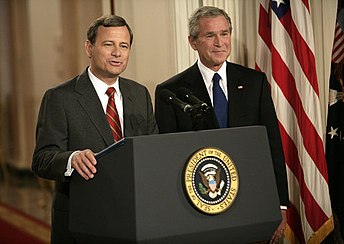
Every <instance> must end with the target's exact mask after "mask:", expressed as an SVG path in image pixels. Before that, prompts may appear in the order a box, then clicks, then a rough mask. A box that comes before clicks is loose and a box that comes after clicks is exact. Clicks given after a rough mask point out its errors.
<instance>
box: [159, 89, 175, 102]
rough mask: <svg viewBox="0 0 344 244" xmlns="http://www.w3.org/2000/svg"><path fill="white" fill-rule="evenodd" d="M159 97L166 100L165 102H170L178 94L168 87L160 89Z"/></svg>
mask: <svg viewBox="0 0 344 244" xmlns="http://www.w3.org/2000/svg"><path fill="white" fill-rule="evenodd" d="M159 97H160V98H161V99H162V100H164V101H165V102H167V103H168V102H170V101H171V100H172V99H173V98H175V97H176V94H174V93H173V92H171V91H170V90H168V89H162V90H161V91H160V94H159Z"/></svg>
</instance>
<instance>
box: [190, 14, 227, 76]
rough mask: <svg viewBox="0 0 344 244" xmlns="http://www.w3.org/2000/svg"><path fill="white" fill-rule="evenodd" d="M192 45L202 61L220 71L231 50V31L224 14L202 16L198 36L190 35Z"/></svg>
mask: <svg viewBox="0 0 344 244" xmlns="http://www.w3.org/2000/svg"><path fill="white" fill-rule="evenodd" d="M189 43H190V45H191V47H192V48H193V49H194V50H196V51H197V52H198V56H199V58H200V60H201V62H202V63H203V64H204V65H205V66H206V67H208V68H209V69H211V70H213V71H215V72H216V71H218V70H219V69H220V67H221V65H222V64H223V62H224V61H225V60H226V59H227V58H228V57H229V55H230V52H231V31H230V26H229V23H228V21H227V20H226V18H225V17H224V16H216V17H202V18H201V19H200V20H199V33H198V35H197V37H195V38H193V37H191V36H189Z"/></svg>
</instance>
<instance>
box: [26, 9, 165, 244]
mask: <svg viewBox="0 0 344 244" xmlns="http://www.w3.org/2000/svg"><path fill="white" fill-rule="evenodd" d="M132 41H133V33H132V31H131V29H130V27H129V26H128V24H127V23H126V21H125V20H124V19H123V18H121V17H119V16H113V15H111V16H104V17H101V18H99V19H97V20H95V21H94V22H93V23H92V25H91V26H90V27H89V30H88V32H87V40H86V42H85V49H86V53H87V56H88V57H89V59H90V66H89V67H88V68H87V69H86V70H85V71H84V72H83V73H82V74H80V75H79V76H76V77H75V78H73V79H71V80H69V81H67V82H65V83H63V84H61V85H59V86H57V87H55V88H52V89H49V90H48V91H47V92H46V93H45V95H44V97H43V100H42V104H41V108H40V111H39V115H38V123H37V131H36V148H35V151H34V155H33V161H32V170H33V171H34V172H35V173H36V174H37V175H38V176H40V177H43V178H46V179H50V180H55V182H56V190H55V198H54V202H53V209H52V233H51V242H52V243H64V244H65V243H75V242H76V239H75V235H74V234H73V233H71V232H70V231H69V229H68V226H69V179H70V176H71V175H72V174H80V175H81V176H82V177H83V178H84V179H85V180H91V179H92V178H93V177H96V172H97V160H96V159H95V156H94V153H95V152H99V151H100V150H102V149H104V148H106V147H108V146H109V145H111V144H113V143H114V142H115V140H118V138H117V139H115V138H114V136H113V128H112V127H111V126H109V123H108V120H107V116H108V113H107V106H108V100H109V97H108V95H107V94H106V92H107V89H108V88H109V87H113V88H115V93H114V96H113V98H112V101H114V103H115V108H116V110H117V111H116V114H117V115H118V117H119V120H118V123H117V126H118V128H119V134H122V135H123V136H138V135H149V134H156V133H158V129H157V125H156V121H155V117H154V114H153V109H152V103H151V97H150V95H149V93H148V90H147V88H146V87H144V86H143V85H140V84H138V83H136V82H135V81H132V80H129V79H125V78H122V77H120V74H121V73H122V72H123V71H124V70H125V69H126V67H127V63H128V59H129V54H130V50H131V45H132ZM113 88H111V89H113ZM116 117H117V116H116ZM122 135H121V137H122ZM114 173H115V172H114ZM90 197H92V196H90Z"/></svg>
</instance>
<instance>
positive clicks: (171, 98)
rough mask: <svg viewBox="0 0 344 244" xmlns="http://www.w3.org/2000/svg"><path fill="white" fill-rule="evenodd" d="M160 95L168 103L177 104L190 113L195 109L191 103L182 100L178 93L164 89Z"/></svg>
mask: <svg viewBox="0 0 344 244" xmlns="http://www.w3.org/2000/svg"><path fill="white" fill-rule="evenodd" d="M159 97H160V98H161V99H162V100H164V101H165V102H166V103H172V104H173V105H175V106H177V107H178V108H180V109H181V110H183V112H185V113H190V112H191V111H192V110H193V107H192V106H191V105H190V104H188V103H185V102H183V101H181V100H180V99H179V98H177V96H176V94H174V93H173V92H171V91H170V90H168V89H162V90H161V92H160V95H159Z"/></svg>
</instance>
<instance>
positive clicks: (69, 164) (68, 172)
mask: <svg viewBox="0 0 344 244" xmlns="http://www.w3.org/2000/svg"><path fill="white" fill-rule="evenodd" d="M77 152H79V151H75V152H73V153H72V154H71V155H70V156H69V158H68V162H67V167H66V171H65V172H64V176H71V175H72V173H73V171H74V169H73V168H72V158H73V156H74V154H75V153H77Z"/></svg>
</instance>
